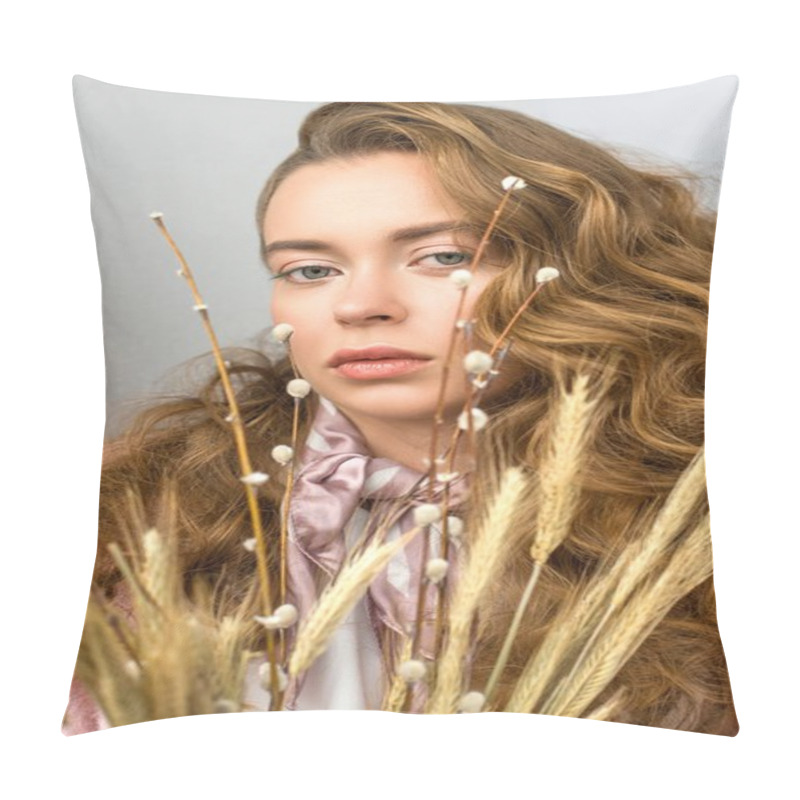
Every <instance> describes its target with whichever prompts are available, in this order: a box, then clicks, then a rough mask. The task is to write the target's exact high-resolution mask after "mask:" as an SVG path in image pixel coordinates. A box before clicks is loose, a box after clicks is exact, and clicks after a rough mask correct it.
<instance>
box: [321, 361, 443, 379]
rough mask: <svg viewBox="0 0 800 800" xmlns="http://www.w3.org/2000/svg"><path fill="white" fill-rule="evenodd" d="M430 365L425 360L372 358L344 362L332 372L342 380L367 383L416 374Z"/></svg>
mask: <svg viewBox="0 0 800 800" xmlns="http://www.w3.org/2000/svg"><path fill="white" fill-rule="evenodd" d="M428 363H430V359H427V358H374V359H364V360H363V361H345V362H344V363H343V364H339V366H337V367H334V371H335V372H337V373H338V374H339V375H341V376H342V377H344V378H354V379H355V380H361V381H368V380H376V379H380V378H393V377H395V376H396V375H406V374H407V373H409V372H416V371H417V370H418V369H422V368H423V367H424V366H425V365H426V364H428Z"/></svg>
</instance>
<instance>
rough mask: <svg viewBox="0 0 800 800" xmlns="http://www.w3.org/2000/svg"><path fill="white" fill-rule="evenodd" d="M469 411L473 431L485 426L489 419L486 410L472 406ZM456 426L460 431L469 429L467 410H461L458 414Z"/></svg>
mask: <svg viewBox="0 0 800 800" xmlns="http://www.w3.org/2000/svg"><path fill="white" fill-rule="evenodd" d="M469 413H470V414H471V415H472V429H473V430H475V431H479V430H480V429H481V428H483V427H485V425H486V423H487V422H488V421H489V417H488V416H487V414H486V412H485V411H481V409H479V408H472V409H470V412H469ZM458 427H459V428H460V429H461V430H462V431H468V430H469V416H468V412H466V411H462V412H461V414H459V417H458Z"/></svg>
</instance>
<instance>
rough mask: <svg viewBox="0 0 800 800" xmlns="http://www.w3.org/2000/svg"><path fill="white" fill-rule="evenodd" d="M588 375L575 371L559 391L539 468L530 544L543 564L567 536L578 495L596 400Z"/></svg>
mask: <svg viewBox="0 0 800 800" xmlns="http://www.w3.org/2000/svg"><path fill="white" fill-rule="evenodd" d="M588 384H589V377H588V376H587V375H577V376H576V377H575V380H574V381H573V385H572V389H571V391H569V392H565V391H562V393H561V397H560V399H559V402H558V406H557V409H556V420H555V425H554V428H553V433H552V437H551V440H550V446H549V451H548V454H547V456H546V458H545V459H543V461H542V465H541V468H540V469H539V510H538V512H537V518H536V533H535V537H534V542H533V545H532V546H531V557H532V558H533V560H534V562H537V563H540V564H543V563H544V562H545V561H547V559H548V557H549V556H550V553H552V552H553V550H555V548H556V547H558V545H559V544H561V542H563V541H564V539H566V537H567V535H568V534H569V530H570V524H571V523H572V520H573V517H574V515H575V508H576V505H577V502H578V497H579V495H580V489H579V486H578V481H577V478H578V473H579V471H580V468H581V465H582V464H583V459H584V453H585V449H586V440H587V437H588V433H589V428H590V423H591V421H592V412H593V411H594V409H595V407H596V406H597V400H591V401H590V400H589V397H588Z"/></svg>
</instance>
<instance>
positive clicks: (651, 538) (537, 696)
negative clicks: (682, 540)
mask: <svg viewBox="0 0 800 800" xmlns="http://www.w3.org/2000/svg"><path fill="white" fill-rule="evenodd" d="M704 491H705V471H704V461H703V452H702V450H701V451H700V452H699V453H698V454H697V455H696V457H695V458H694V459H693V461H692V462H691V463H690V465H689V466H688V467H687V468H686V470H685V471H684V473H683V474H682V475H681V477H680V478H679V480H678V482H677V483H676V485H675V487H674V488H673V490H672V492H671V493H670V495H669V497H668V498H667V500H666V502H665V504H664V506H663V507H662V509H661V510H660V511H659V513H658V515H657V517H656V519H655V521H654V522H653V524H652V525H651V527H650V529H649V530H648V531H647V533H646V534H645V535H644V536H642V537H641V538H640V539H638V540H636V541H635V542H634V543H632V544H630V545H628V546H627V547H626V549H625V550H624V552H623V553H622V555H621V556H620V557H619V558H618V559H617V560H616V561H615V562H614V563H612V564H610V565H609V566H608V568H607V569H606V570H605V571H603V572H601V573H599V574H598V575H597V576H596V577H595V578H594V579H593V580H592V581H591V582H590V583H589V584H588V585H585V586H581V587H578V591H576V592H575V594H574V596H573V598H572V600H571V602H570V603H568V604H567V605H566V606H565V608H564V610H563V611H562V612H561V613H560V614H559V615H558V617H557V619H556V620H555V621H554V622H553V624H552V625H551V629H550V632H549V633H548V635H547V637H546V638H545V640H544V641H543V642H542V645H541V646H540V648H539V649H538V650H537V652H536V653H535V654H534V655H533V656H532V657H531V658H530V659H529V661H528V664H527V665H526V667H525V670H524V671H523V673H522V675H521V676H520V678H519V680H518V682H517V685H516V687H515V689H514V692H513V694H512V696H511V698H510V699H509V701H508V703H507V705H506V707H505V709H504V710H506V711H515V712H530V711H532V710H534V708H535V707H536V705H537V704H538V703H539V702H540V701H541V699H542V697H543V696H544V695H545V692H546V691H547V690H548V688H549V687H551V686H552V685H553V682H554V680H555V679H556V678H557V677H558V676H559V674H561V678H560V680H559V683H560V686H561V687H563V685H564V684H565V683H567V682H569V680H570V679H571V676H572V675H573V674H574V672H575V671H576V670H577V668H578V667H579V666H580V663H581V662H582V660H583V658H584V657H585V654H586V652H587V651H588V650H589V649H590V648H591V647H592V645H593V644H594V641H595V640H596V638H597V637H598V636H599V635H600V634H601V633H604V627H605V625H606V623H607V622H608V621H609V620H610V619H611V618H612V617H613V615H614V614H615V613H617V611H618V609H619V608H620V607H621V606H622V605H623V604H624V603H625V601H626V600H627V599H628V598H629V597H630V595H631V593H632V592H633V590H634V589H635V588H636V587H637V586H638V585H639V584H640V583H641V582H642V581H643V580H644V579H645V578H646V577H647V576H648V575H650V574H651V573H652V572H653V570H654V569H655V568H656V567H657V566H658V563H659V561H660V560H662V559H663V557H664V554H665V552H667V551H668V550H669V548H670V547H671V546H672V545H673V544H674V541H675V539H676V537H677V536H678V535H679V534H680V532H681V531H682V530H684V528H685V526H686V523H687V520H688V518H689V516H690V514H691V513H692V512H693V511H694V509H695V508H696V507H697V504H698V503H699V502H700V500H701V499H702V497H703V495H704ZM576 643H580V644H577V645H576ZM567 670H571V672H570V673H569V676H566V675H565V673H566V671H567ZM556 691H560V689H557V690H556ZM551 697H552V695H551Z"/></svg>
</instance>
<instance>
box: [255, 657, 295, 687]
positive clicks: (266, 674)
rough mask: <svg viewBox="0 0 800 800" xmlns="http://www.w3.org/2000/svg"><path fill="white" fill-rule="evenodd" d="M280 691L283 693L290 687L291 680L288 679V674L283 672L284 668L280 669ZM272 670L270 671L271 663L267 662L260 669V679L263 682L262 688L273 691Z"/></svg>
mask: <svg viewBox="0 0 800 800" xmlns="http://www.w3.org/2000/svg"><path fill="white" fill-rule="evenodd" d="M277 669H278V691H279V692H282V691H283V690H284V689H285V688H286V687H287V686H288V685H289V679H288V678H287V677H286V673H285V672H284V671H283V668H282V667H280V666H279V667H278V668H277ZM271 676H272V670H271V669H270V663H269V661H265V662H264V663H263V664H262V665H261V666H260V667H259V668H258V677H259V680H260V682H261V686H262V687H263V688H264V689H272V677H271Z"/></svg>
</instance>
